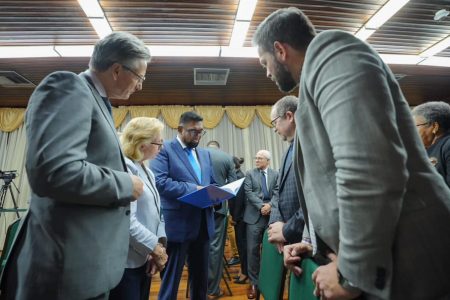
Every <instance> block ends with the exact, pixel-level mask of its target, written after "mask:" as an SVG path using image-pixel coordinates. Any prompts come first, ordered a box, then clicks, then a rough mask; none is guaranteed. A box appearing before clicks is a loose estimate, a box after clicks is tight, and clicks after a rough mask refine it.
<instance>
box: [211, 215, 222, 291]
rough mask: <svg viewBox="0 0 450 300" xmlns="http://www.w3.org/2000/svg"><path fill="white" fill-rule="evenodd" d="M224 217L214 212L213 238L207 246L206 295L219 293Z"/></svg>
mask: <svg viewBox="0 0 450 300" xmlns="http://www.w3.org/2000/svg"><path fill="white" fill-rule="evenodd" d="M225 218H226V216H224V215H222V214H218V213H215V214H214V238H213V240H212V241H211V244H210V248H209V263H208V295H219V294H220V280H221V279H222V272H223V252H224V248H225V233H226V230H225V229H226V227H225V224H226V222H225Z"/></svg>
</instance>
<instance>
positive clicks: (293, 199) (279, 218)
mask: <svg viewBox="0 0 450 300" xmlns="http://www.w3.org/2000/svg"><path fill="white" fill-rule="evenodd" d="M288 150H289V149H288ZM288 150H286V152H285V153H284V155H283V158H282V160H281V161H282V165H281V169H280V174H279V176H278V201H276V202H274V204H275V205H274V206H273V207H272V209H271V212H270V220H269V224H272V223H274V222H283V223H285V224H284V226H283V235H284V238H285V239H286V241H287V242H288V243H289V244H292V243H296V242H300V241H301V240H302V233H303V226H304V225H305V220H304V219H303V212H302V209H301V208H300V201H299V198H300V197H301V198H303V192H302V188H301V187H300V186H299V187H297V185H296V182H295V173H294V168H293V167H292V164H293V163H292V160H291V161H290V162H289V163H288V164H286V163H285V161H286V156H287V153H288ZM292 157H294V154H292Z"/></svg>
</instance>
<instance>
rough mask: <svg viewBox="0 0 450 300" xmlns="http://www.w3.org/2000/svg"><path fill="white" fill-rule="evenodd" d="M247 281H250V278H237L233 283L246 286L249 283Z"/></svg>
mask: <svg viewBox="0 0 450 300" xmlns="http://www.w3.org/2000/svg"><path fill="white" fill-rule="evenodd" d="M247 280H248V276H244V278H243V279H240V278H239V277H238V278H236V280H235V281H233V282H234V283H237V284H244V283H247Z"/></svg>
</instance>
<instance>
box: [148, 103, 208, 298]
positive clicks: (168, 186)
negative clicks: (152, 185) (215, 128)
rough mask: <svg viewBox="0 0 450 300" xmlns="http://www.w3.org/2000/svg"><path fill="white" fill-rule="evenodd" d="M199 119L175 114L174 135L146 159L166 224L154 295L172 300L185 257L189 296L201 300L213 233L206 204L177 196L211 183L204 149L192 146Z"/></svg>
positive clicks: (198, 134) (200, 126) (199, 129)
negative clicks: (162, 266)
mask: <svg viewBox="0 0 450 300" xmlns="http://www.w3.org/2000/svg"><path fill="white" fill-rule="evenodd" d="M202 121H203V118H202V117H201V116H200V115H198V114H197V113H195V112H192V111H189V112H186V113H184V114H182V115H181V117H180V122H179V125H178V135H177V137H176V138H175V139H173V140H172V141H168V142H165V143H164V147H163V148H162V150H161V152H160V153H159V154H158V156H157V157H156V158H155V159H154V160H153V161H152V162H151V169H152V171H153V173H154V174H155V179H156V187H157V188H158V191H159V194H160V196H161V203H162V207H163V215H164V219H165V222H166V234H167V254H168V255H169V260H168V262H167V265H166V268H165V270H164V272H163V273H162V282H161V288H160V291H159V296H158V297H159V299H163V300H168V299H170V300H172V299H173V300H176V299H177V294H178V287H179V284H180V279H181V274H182V272H183V266H184V263H185V261H186V259H187V263H188V271H189V278H190V297H191V299H199V300H202V299H206V297H207V283H208V257H209V241H210V239H212V238H213V237H214V218H213V209H212V208H211V207H209V208H204V209H200V208H198V207H196V206H193V205H189V204H186V203H184V202H181V201H179V200H178V198H179V197H181V196H183V195H186V194H189V193H192V192H194V191H196V190H199V189H201V188H203V187H204V186H207V185H209V184H211V183H214V179H213V171H212V169H211V160H210V155H209V152H208V151H207V150H206V149H201V148H198V144H199V142H200V140H201V138H202V136H203V135H204V134H205V133H206V131H205V130H204V129H203V122H202Z"/></svg>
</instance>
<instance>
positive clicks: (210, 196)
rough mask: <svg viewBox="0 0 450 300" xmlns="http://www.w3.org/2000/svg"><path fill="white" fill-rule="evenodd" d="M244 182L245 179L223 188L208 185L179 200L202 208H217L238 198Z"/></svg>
mask: <svg viewBox="0 0 450 300" xmlns="http://www.w3.org/2000/svg"><path fill="white" fill-rule="evenodd" d="M243 182H244V178H242V179H239V180H236V181H234V182H232V183H229V184H227V185H224V186H222V187H218V186H215V185H208V186H207V187H204V188H202V189H201V190H198V191H194V192H192V193H190V194H186V195H184V196H182V197H180V198H178V200H180V201H183V202H185V203H188V204H191V205H194V206H197V207H200V208H206V207H210V206H215V205H218V204H220V203H222V202H223V201H226V200H228V199H230V198H232V197H234V196H236V194H237V192H238V191H239V189H240V188H241V186H242V183H243Z"/></svg>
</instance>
